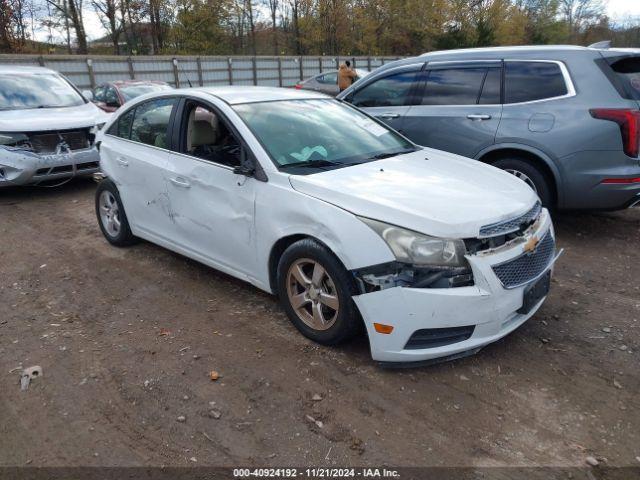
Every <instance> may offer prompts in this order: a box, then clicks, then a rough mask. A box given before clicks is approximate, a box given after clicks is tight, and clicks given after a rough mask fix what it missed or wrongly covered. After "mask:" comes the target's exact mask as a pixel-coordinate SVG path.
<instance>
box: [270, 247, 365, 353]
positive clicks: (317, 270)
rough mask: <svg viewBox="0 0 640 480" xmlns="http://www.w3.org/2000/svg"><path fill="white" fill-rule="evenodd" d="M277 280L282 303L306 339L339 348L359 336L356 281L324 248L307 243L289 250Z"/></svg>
mask: <svg viewBox="0 0 640 480" xmlns="http://www.w3.org/2000/svg"><path fill="white" fill-rule="evenodd" d="M277 278H278V294H279V296H280V301H281V302H282V304H283V306H284V309H285V311H286V312H287V315H288V317H289V319H290V320H291V322H292V323H293V324H294V325H295V327H296V328H297V329H298V330H300V332H301V333H302V334H303V335H304V336H306V337H308V338H310V339H311V340H314V341H316V342H318V343H321V344H323V345H335V344H337V343H341V342H343V341H345V340H348V339H349V338H351V337H353V336H354V335H355V334H356V333H358V331H359V329H360V317H359V315H358V311H357V308H356V306H355V304H354V303H353V300H352V298H351V297H352V295H353V294H354V293H355V284H354V282H353V279H352V278H351V277H350V276H349V273H348V272H347V270H346V269H345V268H344V266H343V265H342V263H340V261H339V260H338V259H337V258H336V257H335V255H333V253H331V252H330V251H329V250H328V249H327V248H326V247H324V246H323V245H322V244H320V243H319V242H316V241H315V240H312V239H303V240H299V241H297V242H295V243H294V244H292V245H291V246H289V248H287V249H286V250H285V251H284V253H283V254H282V257H281V258H280V262H279V263H278V277H277Z"/></svg>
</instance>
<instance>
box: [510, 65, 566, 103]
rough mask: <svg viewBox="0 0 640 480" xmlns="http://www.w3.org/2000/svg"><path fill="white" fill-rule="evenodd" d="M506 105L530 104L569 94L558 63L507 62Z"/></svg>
mask: <svg viewBox="0 0 640 480" xmlns="http://www.w3.org/2000/svg"><path fill="white" fill-rule="evenodd" d="M504 77H505V78H504V83H505V92H504V94H505V99H504V103H519V102H530V101H532V100H542V99H545V98H553V97H560V96H562V95H566V94H567V85H566V84H565V81H564V77H563V76H562V72H561V71H560V67H559V66H558V64H556V63H549V62H506V63H505V74H504Z"/></svg>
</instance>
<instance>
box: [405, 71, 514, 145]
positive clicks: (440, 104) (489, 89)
mask: <svg viewBox="0 0 640 480" xmlns="http://www.w3.org/2000/svg"><path fill="white" fill-rule="evenodd" d="M501 83H502V62H501V61H487V62H464V63H452V62H441V63H437V62H436V63H429V64H428V65H427V67H426V69H425V70H424V72H423V73H422V74H421V79H420V87H419V88H418V91H417V93H416V96H417V99H416V101H415V102H414V103H415V105H413V106H412V107H411V108H410V109H409V111H408V112H407V113H406V115H405V120H404V124H403V127H402V128H403V132H404V134H405V135H406V136H407V137H409V138H410V139H411V140H413V141H414V142H415V143H417V144H419V145H424V146H427V147H432V148H437V149H439V150H445V151H448V152H452V153H456V154H459V155H463V156H466V157H474V156H475V155H476V154H477V153H478V152H479V151H480V150H482V149H483V148H485V147H488V146H490V145H492V144H493V143H494V141H495V136H496V131H497V130H498V125H499V123H500V118H501V115H502V105H501Z"/></svg>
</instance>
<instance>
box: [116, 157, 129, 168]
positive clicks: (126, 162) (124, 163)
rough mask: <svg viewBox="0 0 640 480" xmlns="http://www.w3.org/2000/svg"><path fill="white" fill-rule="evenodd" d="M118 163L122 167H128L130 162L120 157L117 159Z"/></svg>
mask: <svg viewBox="0 0 640 480" xmlns="http://www.w3.org/2000/svg"><path fill="white" fill-rule="evenodd" d="M116 162H118V164H119V165H122V166H123V167H128V166H129V162H128V161H127V160H125V159H124V158H122V157H118V158H116Z"/></svg>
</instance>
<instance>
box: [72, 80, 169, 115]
mask: <svg viewBox="0 0 640 480" xmlns="http://www.w3.org/2000/svg"><path fill="white" fill-rule="evenodd" d="M172 88H173V87H172V86H171V85H169V84H168V83H166V82H159V81H154V80H117V81H115V82H109V83H103V84H102V85H99V86H97V87H96V88H94V89H93V91H91V90H86V91H84V92H83V94H84V95H85V97H87V98H88V99H89V100H91V101H92V102H93V103H95V104H96V105H97V106H98V107H100V108H101V109H102V110H104V111H105V112H115V111H116V110H117V109H118V108H120V107H121V106H122V105H123V104H124V103H125V102H128V101H129V100H132V99H134V98H136V97H138V96H140V95H144V94H145V93H151V92H161V91H163V90H171V89H172Z"/></svg>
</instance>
